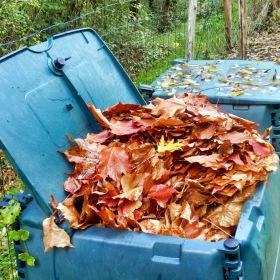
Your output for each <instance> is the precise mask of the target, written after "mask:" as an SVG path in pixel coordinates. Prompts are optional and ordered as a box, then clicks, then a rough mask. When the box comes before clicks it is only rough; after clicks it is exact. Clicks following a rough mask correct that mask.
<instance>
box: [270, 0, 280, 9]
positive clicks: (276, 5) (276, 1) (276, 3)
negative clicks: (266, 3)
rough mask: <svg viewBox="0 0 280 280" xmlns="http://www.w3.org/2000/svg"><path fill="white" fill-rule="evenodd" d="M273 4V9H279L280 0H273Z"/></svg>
mask: <svg viewBox="0 0 280 280" xmlns="http://www.w3.org/2000/svg"><path fill="white" fill-rule="evenodd" d="M271 4H272V7H273V9H277V8H279V7H280V0H271Z"/></svg>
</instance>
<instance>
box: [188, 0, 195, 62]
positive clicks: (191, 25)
mask: <svg viewBox="0 0 280 280" xmlns="http://www.w3.org/2000/svg"><path fill="white" fill-rule="evenodd" d="M196 10H197V0H190V2H189V15H188V34H187V36H186V37H187V42H186V58H187V59H188V60H189V59H193V58H194V43H195V21H196Z"/></svg>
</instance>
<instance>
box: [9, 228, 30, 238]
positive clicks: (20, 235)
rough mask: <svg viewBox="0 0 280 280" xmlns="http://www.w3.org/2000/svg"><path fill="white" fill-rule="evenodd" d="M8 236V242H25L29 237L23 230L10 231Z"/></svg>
mask: <svg viewBox="0 0 280 280" xmlns="http://www.w3.org/2000/svg"><path fill="white" fill-rule="evenodd" d="M8 234H9V237H10V240H13V241H19V240H22V241H26V240H27V239H28V237H29V232H28V231H26V230H23V229H19V230H10V231H9V233H8Z"/></svg>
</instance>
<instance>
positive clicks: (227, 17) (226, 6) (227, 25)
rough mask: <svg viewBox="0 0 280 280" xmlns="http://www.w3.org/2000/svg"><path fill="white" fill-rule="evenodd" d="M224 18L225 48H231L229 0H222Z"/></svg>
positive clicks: (230, 10)
mask: <svg viewBox="0 0 280 280" xmlns="http://www.w3.org/2000/svg"><path fill="white" fill-rule="evenodd" d="M224 19H225V31H226V44H227V45H226V48H227V50H231V49H232V45H231V29H232V8H231V0H224Z"/></svg>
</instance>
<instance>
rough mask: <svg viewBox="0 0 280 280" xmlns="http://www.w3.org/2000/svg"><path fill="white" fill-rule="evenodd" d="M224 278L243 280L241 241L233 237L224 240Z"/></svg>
mask: <svg viewBox="0 0 280 280" xmlns="http://www.w3.org/2000/svg"><path fill="white" fill-rule="evenodd" d="M223 251H224V254H225V260H224V267H223V270H224V279H225V280H242V279H243V264H242V261H241V258H240V244H239V241H238V240H236V239H234V238H232V239H227V240H225V241H224V250H223Z"/></svg>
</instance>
